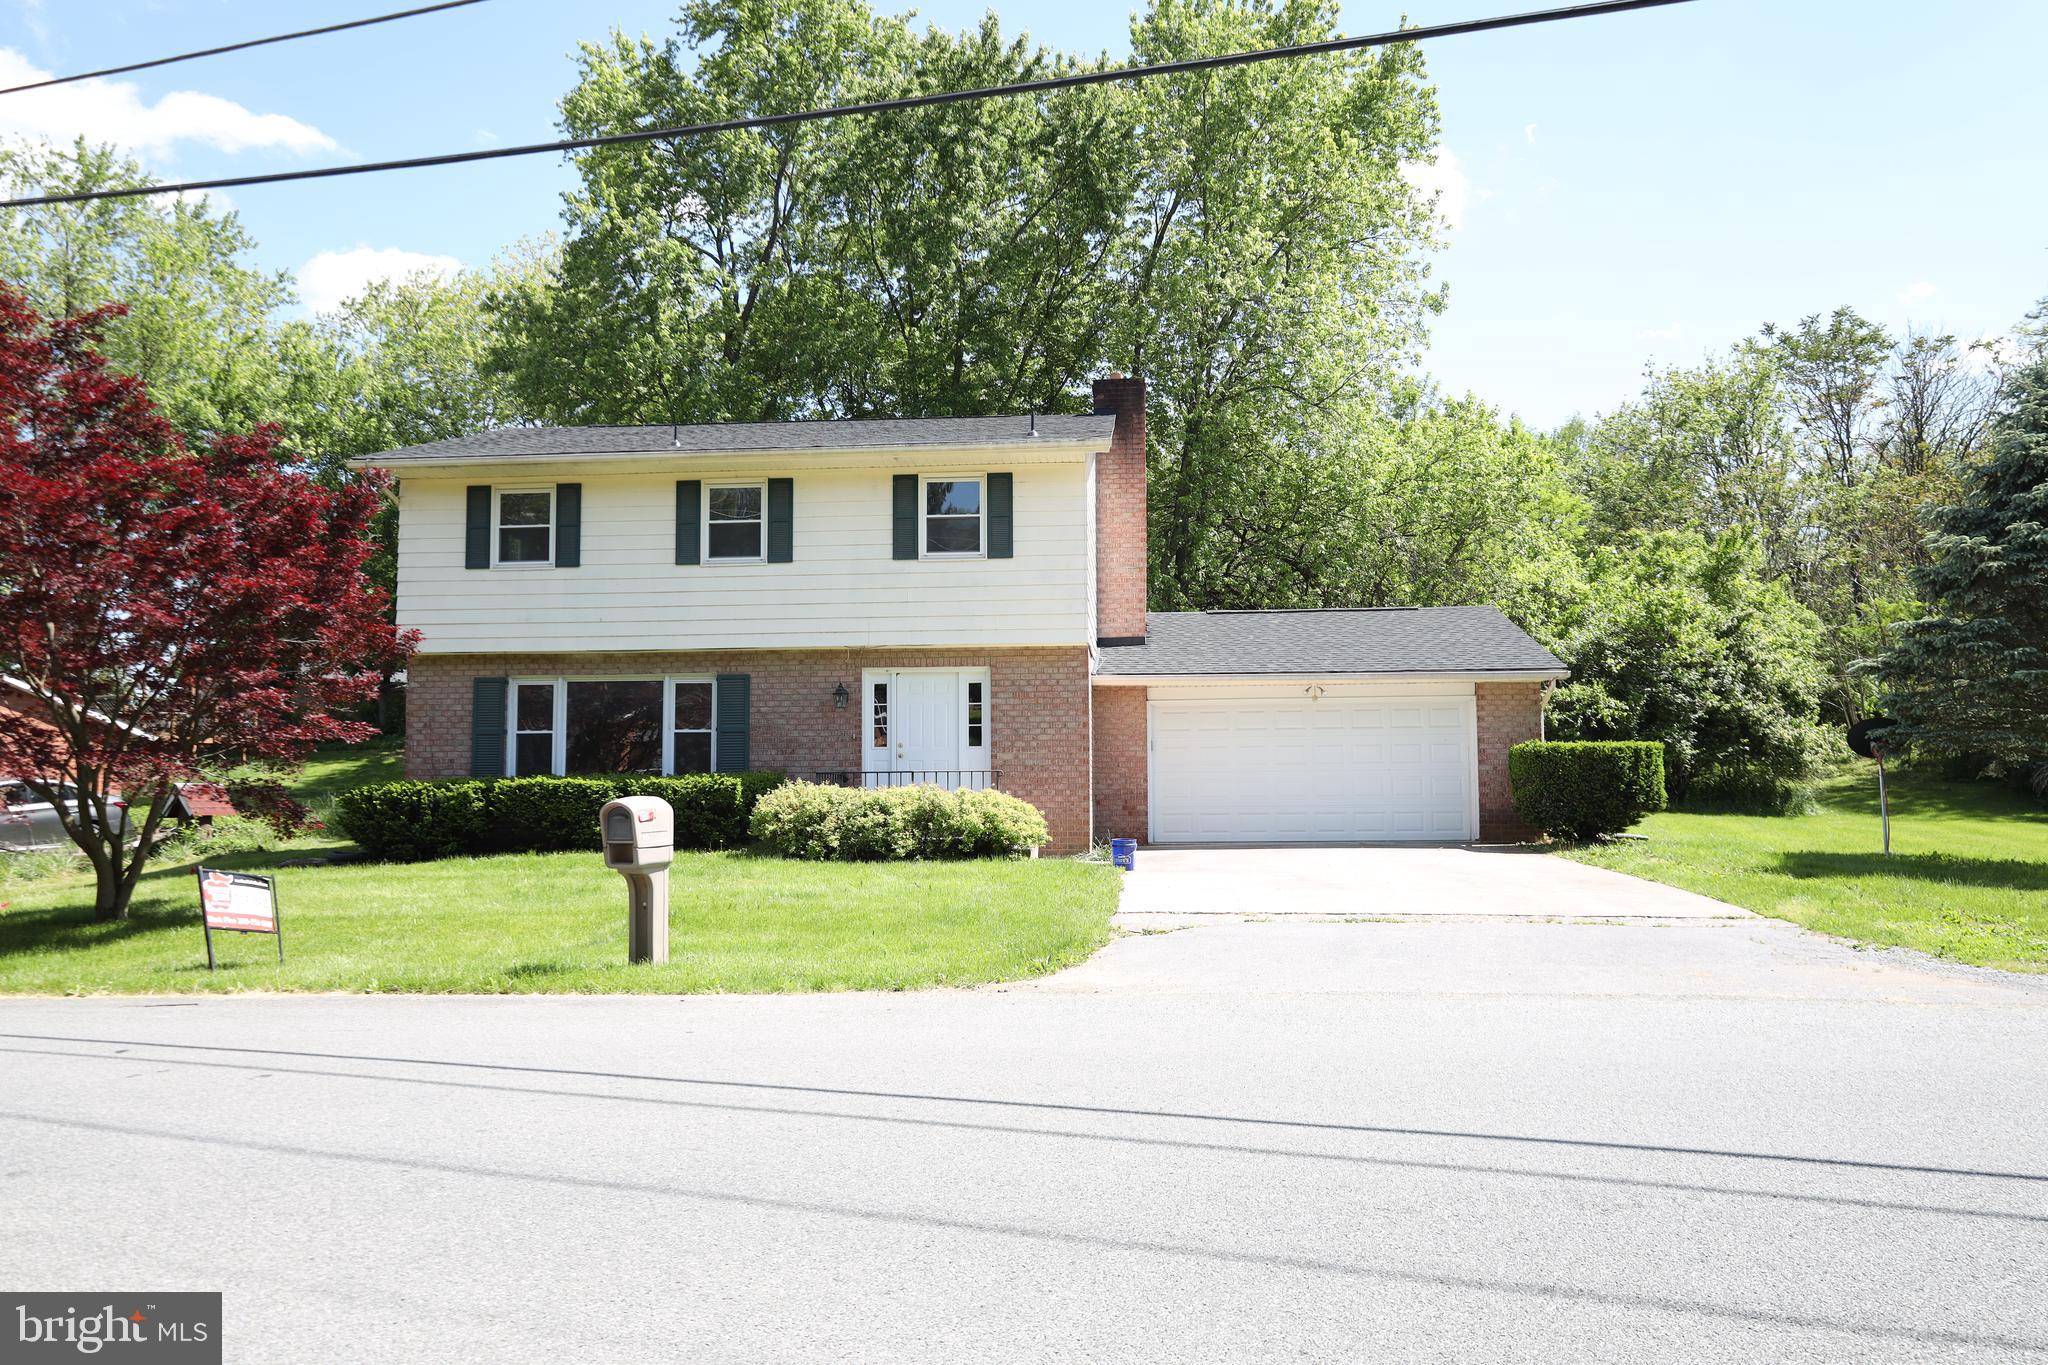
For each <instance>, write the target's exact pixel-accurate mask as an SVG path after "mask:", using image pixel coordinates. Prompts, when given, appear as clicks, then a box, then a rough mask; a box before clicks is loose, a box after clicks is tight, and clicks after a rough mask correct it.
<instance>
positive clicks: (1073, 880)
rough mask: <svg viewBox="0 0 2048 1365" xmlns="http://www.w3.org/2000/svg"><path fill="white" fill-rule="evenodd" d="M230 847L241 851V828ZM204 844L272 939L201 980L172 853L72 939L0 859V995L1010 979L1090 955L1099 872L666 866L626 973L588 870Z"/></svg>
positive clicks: (72, 902) (249, 942)
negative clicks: (264, 902) (117, 907)
mask: <svg viewBox="0 0 2048 1365" xmlns="http://www.w3.org/2000/svg"><path fill="white" fill-rule="evenodd" d="M398 754H399V746H398V742H397V741H377V742H375V743H373V744H371V745H365V746H362V747H361V748H360V749H357V750H350V751H337V750H323V751H322V752H321V753H320V754H318V755H316V756H315V758H314V759H313V760H312V761H311V762H309V763H308V764H307V765H306V768H305V771H304V773H303V774H302V775H301V777H300V779H299V781H298V782H296V783H295V784H294V790H295V791H296V792H297V794H298V795H299V797H300V799H301V800H304V801H306V802H308V804H309V805H311V806H313V808H314V810H315V812H316V813H324V810H325V808H326V807H327V806H328V804H329V803H331V800H332V798H333V795H334V794H335V793H336V792H338V791H341V790H343V789H344V788H346V787H349V786H353V785H355V784H357V783H360V782H368V781H381V780H385V779H388V778H392V777H396V776H399V775H400V774H399V771H398V769H399V764H400V759H399V757H398ZM236 833H237V834H238V835H239V836H240V837H241V838H242V839H244V840H246V839H247V838H248V836H249V834H250V831H248V830H247V829H240V830H238V831H236ZM230 847H236V844H235V843H233V842H231V841H230V840H229V839H228V838H227V833H226V831H224V832H223V838H222V839H221V840H220V841H219V842H218V843H217V845H216V847H215V848H213V849H211V850H207V849H204V848H203V847H201V848H200V849H199V850H198V852H199V857H200V859H201V860H203V861H205V862H206V863H207V864H208V865H209V866H218V867H230V868H240V869H242V870H245V871H252V872H262V873H264V874H266V875H270V876H275V877H276V878H277V886H278V903H279V906H280V907H281V909H282V912H283V920H284V948H285V962H284V965H283V966H281V967H280V966H279V965H278V964H277V957H276V951H277V950H276V943H275V941H274V940H273V939H270V938H268V937H262V936H258V935H253V934H223V935H217V936H216V938H215V948H216V951H217V952H218V953H219V955H220V957H221V960H222V961H223V963H224V964H226V965H225V966H224V967H223V969H222V970H221V971H218V972H215V973H212V974H209V973H208V972H207V970H206V951H205V942H204V939H203V938H202V936H201V933H200V928H199V896H198V889H197V887H196V886H195V884H194V880H193V877H192V866H193V864H194V861H195V858H194V851H193V850H190V849H180V850H177V851H175V852H173V853H170V854H169V855H168V856H166V858H165V859H164V861H163V862H161V863H160V864H155V865H153V866H152V867H151V869H150V870H149V871H148V872H147V873H146V874H145V875H144V877H143V880H142V883H141V885H140V886H138V887H137V889H136V894H135V901H134V904H133V906H132V908H131V912H130V918H129V919H128V920H127V922H125V923H121V924H95V923H93V922H92V882H91V879H90V876H89V875H87V874H86V873H84V872H82V871H79V870H77V869H76V868H75V867H71V866H69V860H63V861H62V862H60V861H59V860H54V859H48V858H41V857H38V858H36V860H35V861H34V864H33V865H31V864H30V863H27V862H17V863H14V864H13V865H12V866H10V864H9V862H8V860H0V993H16V994H20V993H34V994H91V993H100V992H106V993H115V994H124V993H147V992H186V991H249V990H255V991H394V992H396V991H423V992H457V991H460V992H487V993H506V992H557V993H569V992H596V993H605V992H644V993H652V994H676V993H684V992H700V991H834V990H908V989H913V988H916V987H923V986H967V985H975V984H979V983H982V982H988V981H1011V980H1016V979H1019V978H1022V977H1029V976H1036V975H1040V974H1042V973H1045V972H1050V971H1056V970H1058V969H1059V968H1061V967H1065V966H1069V965H1071V964H1073V963H1076V962H1079V961H1081V960H1083V959H1084V958H1086V957H1087V956H1088V955H1089V954H1091V953H1093V952H1094V951H1095V950H1096V949H1097V948H1099V947H1101V946H1102V945H1103V944H1104V943H1106V942H1107V941H1108V940H1109V937H1110V928H1109V917H1110V915H1111V914H1112V913H1113V912H1114V911H1115V909H1116V900H1117V895H1118V891H1119V885H1118V880H1117V879H1118V877H1119V876H1120V875H1121V874H1119V873H1118V872H1116V870H1115V869H1113V868H1110V867H1108V866H1105V865H1102V864H1096V863H1082V862H1076V861H1071V860H1067V859H1057V858H1044V859H1038V860H1035V861H1007V862H964V863H889V864H839V863H829V864H819V863H800V862H794V861H790V860H787V859H782V858H776V857H770V856H758V855H753V854H747V853H685V854H682V855H680V856H679V857H678V858H677V859H676V863H675V866H674V868H673V869H671V872H670V878H669V903H670V929H669V961H668V962H667V964H665V965H663V966H659V967H655V966H644V965H643V966H628V965H627V963H626V960H625V958H626V901H625V883H624V881H623V880H622V879H621V878H620V877H619V876H618V875H617V874H615V873H611V872H607V871H605V870H604V868H603V866H602V865H601V864H600V862H599V860H598V856H597V853H596V851H595V850H593V851H591V852H589V853H554V854H512V855H507V856H504V857H497V858H474V859H453V860H450V861H446V862H438V863H415V864H409V865H407V864H378V863H338V864H334V865H330V866H312V867H291V866H287V865H286V864H289V863H291V862H294V861H305V860H307V859H309V858H319V857H322V856H324V855H327V854H331V853H335V852H338V851H344V850H348V845H347V844H346V843H345V842H344V841H343V840H342V839H341V838H340V836H339V835H338V834H335V833H332V832H329V833H326V834H321V833H317V832H316V833H313V834H308V835H306V836H303V837H301V838H298V839H294V840H292V841H290V842H289V843H282V844H275V845H274V846H273V847H270V848H265V849H251V850H246V851H237V852H225V851H223V850H224V849H225V848H230Z"/></svg>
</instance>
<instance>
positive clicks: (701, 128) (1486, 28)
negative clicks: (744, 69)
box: [0, 0, 1691, 208]
mask: <svg viewBox="0 0 2048 1365" xmlns="http://www.w3.org/2000/svg"><path fill="white" fill-rule="evenodd" d="M1689 3H1691V0H1599V3H1595V4H1585V5H1569V6H1566V7H1564V8H1561V9H1546V10H1531V11H1528V12H1526V13H1523V14H1508V15H1501V16H1498V17H1496V18H1491V19H1467V20H1463V21H1461V22H1458V23H1453V24H1425V25H1422V26H1420V27H1417V28H1407V29H1397V30H1395V31H1393V32H1391V33H1374V34H1369V35H1367V36H1365V37H1362V38H1328V39H1325V40H1324V41H1322V42H1319V43H1299V44H1296V45H1295V46H1292V47H1271V48H1259V49H1257V50H1255V51H1251V52H1231V53H1225V54H1223V55H1221V56H1216V57H1192V58H1188V59H1186V60H1184V61H1177V62H1160V63H1158V64H1157V65H1154V66H1122V67H1117V68H1114V69H1113V70H1108V71H1084V72H1079V73H1076V74H1074V75H1071V76H1049V77H1046V78H1044V79H1042V80H1035V81H1018V82H1016V83H1014V84H1011V85H988V86H981V87H979V88H976V89H972V90H947V91H941V92H938V93H934V94H929V95H905V96H902V97H900V98H897V99H887V100H873V101H870V102H868V103H866V104H842V105H834V106H831V107H828V108H824V109H799V110H796V111H793V112H791V113H787V114H761V115H757V116H755V117H752V118H735V119H722V120H719V121H718V122H715V123H690V124H683V125H680V126H678V127H673V128H640V129H635V130H634V131H633V132H630V133H606V134H602V135H599V136H596V137H576V138H564V139H562V140H561V141H559V142H530V143H527V144H525V145H523V146H518V147H490V148H485V149H482V150H479V151H473V152H448V153H444V154H442V155H440V156H416V157H408V158H406V159H404V160H401V161H363V162H357V163H356V164H354V165H349V166H318V167H314V168H312V169H310V170H302V171H274V172H271V173H270V174H267V175H236V176H226V177H223V178H221V179H218V180H187V181H184V182H182V183H180V184H176V185H137V186H131V187H129V188H126V189H111V190H81V191H77V192H75V193H71V194H43V195H36V196H34V197H32V198H26V199H0V208H29V207H32V206H34V205H37V204H83V203H88V202H91V201H93V200H97V199H136V198H141V197H144V196H148V195H157V194H187V193H191V192H192V191H195V190H224V189H234V188H236V187H239V186H243V185H275V184H280V183H282V182H284V181H287V180H322V179H326V178H328V177H331V176H339V175H370V174H374V173H377V172H381V171H409V170H417V169H419V168H422V167H426V166H453V165H458V164H460V163H462V162H467V161H495V160H498V159H499V158H502V157H509V156H537V155H541V154H543V153H546V152H571V151H579V150H581V149H583V148H587V147H615V146H619V145H621V144H624V143H632V142H663V141H668V140H670V139H673V138H685V137H701V136H703V135H705V134H707V133H730V132H738V131H741V130H744V129H749V128H775V127H780V126H782V125H785V124H791V123H811V122H816V121H818V120H821V119H833V118H847V117H851V116H853V115H861V114H886V113H893V112H895V111H896V110H899V109H924V108H929V107H931V106H933V105H941V104H958V103H961V102H963V101H966V100H982V99H992V98H996V97H998V96H1009V95H1032V94H1040V93H1043V92H1046V91H1051V90H1072V89H1074V88H1076V87H1077V86H1084V85H1103V84H1106V83H1108V82H1110V81H1127V80H1142V79H1144V78H1146V77H1149V76H1171V75H1177V74H1180V73H1183V72H1189V71H1214V70H1217V69H1219V68H1221V67H1227V66H1249V65H1251V64H1253V63H1255V62H1270V61H1278V60H1280V59H1281V58H1285V57H1308V56H1316V55H1319V54H1322V53H1327V52H1350V51H1354V50H1356V49H1359V48H1368V47H1387V46H1391V45H1392V44H1395V43H1414V42H1421V41H1423V40H1425V39H1430V38H1451V37H1456V36H1458V35H1460V34H1466V33H1487V32H1491V31H1493V30H1495V29H1503V28H1521V27H1524V26H1526V25H1529V24H1547V23H1553V22H1555V21H1558V20H1562V19H1589V18H1593V17H1594V16H1596V15H1602V14H1620V13H1622V12H1624V11H1627V10H1638V9H1654V8H1657V7H1659V6H1663V5H1683V4H1689Z"/></svg>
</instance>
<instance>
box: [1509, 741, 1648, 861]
mask: <svg viewBox="0 0 2048 1365" xmlns="http://www.w3.org/2000/svg"><path fill="white" fill-rule="evenodd" d="M1508 785H1509V787H1510V788H1511V789H1512V790H1513V794H1514V802H1515V814H1517V815H1519V816H1521V817H1522V819H1523V820H1524V821H1526V822H1527V823H1529V824H1530V825H1533V826H1535V827H1536V828H1537V829H1539V830H1541V831H1542V832H1543V833H1545V834H1547V835H1549V836H1551V837H1552V838H1554V839H1573V840H1577V841H1579V842H1581V843H1585V842H1588V841H1590V840H1593V839H1599V838H1603V837H1605V836H1607V835H1612V834H1619V833H1621V832H1622V831H1623V830H1625V829H1627V828H1628V827H1629V826H1630V825H1633V824H1634V823H1635V822H1636V821H1638V820H1640V819H1642V818H1643V817H1644V816H1645V815H1647V814H1649V813H1650V812H1651V811H1653V810H1662V809H1664V804H1665V801H1664V746H1663V745H1661V744H1652V743H1650V742H1648V741H1646V740H1605V741H1600V740H1582V741H1574V742H1565V743H1552V742H1547V741H1544V740H1530V741H1529V742H1527V743H1524V744H1517V745H1516V746H1515V747H1514V748H1512V749H1510V750H1508Z"/></svg>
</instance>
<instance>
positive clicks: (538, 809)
mask: <svg viewBox="0 0 2048 1365" xmlns="http://www.w3.org/2000/svg"><path fill="white" fill-rule="evenodd" d="M626 785H627V784H626V783H624V782H621V781H620V780H619V779H618V778H616V777H511V778H502V779H500V780H498V781H496V782H493V783H492V784H491V789H490V795H489V797H488V801H487V803H488V805H489V808H490V817H491V832H490V840H491V844H492V845H493V847H495V848H499V849H503V850H505V851H506V852H514V851H517V852H522V853H573V852H575V851H576V850H577V849H585V848H588V849H594V848H596V847H597V846H598V845H599V843H601V842H602V840H600V839H599V837H598V832H597V813H598V812H599V811H601V810H603V809H604V803H605V802H607V801H609V800H611V799H612V798H613V797H615V796H620V795H624V794H626V793H625V792H624V788H625V787H626ZM676 814H677V820H676V842H677V844H679V845H680V844H681V843H682V841H683V840H682V833H683V831H682V823H683V822H682V819H681V815H682V812H680V811H678V812H676Z"/></svg>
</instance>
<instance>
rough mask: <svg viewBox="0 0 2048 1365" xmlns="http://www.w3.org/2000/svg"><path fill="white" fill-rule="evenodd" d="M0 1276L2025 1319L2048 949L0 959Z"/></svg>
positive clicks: (442, 1296) (1453, 929) (1757, 1319)
mask: <svg viewBox="0 0 2048 1365" xmlns="http://www.w3.org/2000/svg"><path fill="white" fill-rule="evenodd" d="M0 1035H4V1036H0V1286H4V1287H7V1288H19V1289H80V1290H88V1289H100V1290H111V1289H123V1290H144V1289H172V1288H176V1289H219V1290H222V1291H224V1292H225V1294H226V1305H227V1310H226V1311H227V1316H226V1342H227V1348H228V1358H229V1359H230V1360H237V1361H289V1362H301V1361H314V1360H318V1361H323V1362H325V1361H357V1360H360V1361H379V1362H388V1361H413V1360H420V1361H430V1360H431V1361H443V1360H450V1359H458V1360H490V1361H529V1360H530V1361H547V1362H573V1361H631V1362H638V1361H657V1360H693V1361H755V1360H791V1361H798V1360H801V1361H820V1360H835V1361H838V1360H875V1361H884V1360H886V1361H948V1362H951V1361H965V1360H1004V1361H1007V1360H1061V1361H1066V1360H1101V1361H1141V1360H1175V1361H1188V1360H1193V1361H1222V1360H1230V1361H1239V1360H1289V1361H1302V1360H1332V1361H1339V1360H1341V1361H1361V1360H1386V1361H1402V1362H1408V1361H1457V1362H1482V1361H1533V1360H1556V1361H1572V1362H1588V1361H1644V1360H1655V1361H1694V1360H1726V1361H1744V1362H1749V1361H1760V1360H1769V1361H1809V1360H1810V1361H1857V1362H1874V1361H1908V1360H1910V1361H1933V1360H1940V1361H1944V1362H1949V1361H1991V1360H2001V1361H2002V1360H2038V1359H2043V1358H2048V1087H2044V1081H2048V994H2044V992H2043V991H2042V990H2041V989H2040V988H2039V986H2038V985H2037V984H2035V983H2029V982H2022V981H2016V980H2013V979H2010V978H1998V977H1994V976H1991V975H1989V974H1979V973H1968V972H1961V971H1953V970H1934V969H1922V968H1921V967H1919V966H1917V965H1914V963H1913V962H1912V961H1910V960H1907V959H1904V958H1901V957H1897V956H1891V955H1879V954H1869V953H1856V952H1852V951H1850V950H1848V949H1845V948H1840V947H1836V946H1833V945H1831V944H1828V943H1826V942H1824V941H1822V940H1819V939H1817V938H1814V937H1812V936H1809V935H1804V934H1801V933H1799V932H1798V931H1796V930H1793V929H1791V928H1789V927H1788V926H1784V925H1779V924H1775V923H1767V922H1760V921H1726V922H1699V923H1691V924H1677V923H1674V924H1668V925H1659V924H1652V923H1643V924H1635V925H1589V924H1545V923H1528V922H1523V923H1513V924H1507V923H1503V924H1488V923H1474V922H1456V923H1452V922H1437V923H1414V924H1376V923H1361V924H1335V923H1329V924H1316V923H1284V924H1283V923H1272V924H1241V923H1217V924H1212V925H1209V926H1198V927H1194V928H1189V929H1183V930H1179V931H1177V932H1174V933H1170V934H1156V935H1146V936H1139V937H1132V938H1129V939H1125V940H1123V941H1121V942H1119V943H1117V944H1115V945H1113V946H1112V947H1111V948H1110V949H1109V950H1108V951H1107V952H1106V953H1104V954H1103V955H1102V956H1101V957H1100V958H1098V959H1097V960H1096V961H1095V962H1094V963H1091V964H1089V965H1088V966H1086V967H1083V968H1081V969H1079V970H1078V971H1077V972H1074V973H1070V974H1067V975H1065V976H1063V977H1060V978H1054V979H1053V980H1051V981H1049V982H1046V983H1041V984H1040V985H1037V986H1034V987H1031V988H1019V989H1012V990H1001V991H998V990H987V991H974V992H932V993H924V994H917V995H900V996H872V995H870V996H854V995H842V996H832V997H811V998H786V999H777V998H691V999H681V1000H676V999H649V998H634V999H589V998H585V999H549V998H513V999H468V998H454V999H450V998H438V999H437V998H412V999H406V998H394V999H378V998H358V997H348V998H343V997H314V998H242V999H214V1000H202V1001H190V1002H187V1001H169V1000H42V1001H31V1000H11V1001H0Z"/></svg>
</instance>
